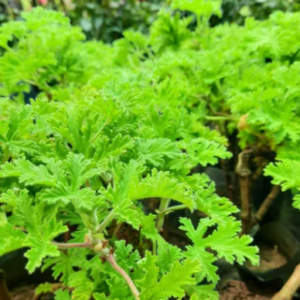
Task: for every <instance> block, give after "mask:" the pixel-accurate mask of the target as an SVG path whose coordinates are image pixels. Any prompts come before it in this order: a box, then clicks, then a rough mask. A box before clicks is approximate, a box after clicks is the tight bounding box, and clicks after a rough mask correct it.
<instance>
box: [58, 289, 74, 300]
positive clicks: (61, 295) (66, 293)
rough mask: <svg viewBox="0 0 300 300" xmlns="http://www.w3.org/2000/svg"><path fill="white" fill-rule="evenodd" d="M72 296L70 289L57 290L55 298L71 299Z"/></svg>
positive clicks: (60, 299)
mask: <svg viewBox="0 0 300 300" xmlns="http://www.w3.org/2000/svg"><path fill="white" fill-rule="evenodd" d="M71 299H72V298H71V296H70V293H69V291H68V290H61V289H59V290H57V291H56V292H55V300H71Z"/></svg>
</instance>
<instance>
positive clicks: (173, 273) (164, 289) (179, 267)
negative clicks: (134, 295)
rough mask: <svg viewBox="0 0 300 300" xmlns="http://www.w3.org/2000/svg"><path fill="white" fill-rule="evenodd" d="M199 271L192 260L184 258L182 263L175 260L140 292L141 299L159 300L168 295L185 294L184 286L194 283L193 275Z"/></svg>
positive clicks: (180, 295)
mask: <svg viewBox="0 0 300 300" xmlns="http://www.w3.org/2000/svg"><path fill="white" fill-rule="evenodd" d="M198 271H199V267H198V265H197V264H195V262H194V261H192V260H189V259H188V260H186V261H184V262H183V263H182V264H181V263H179V262H178V261H176V262H175V263H174V265H173V267H172V268H171V270H170V272H169V273H167V274H165V275H163V277H162V278H161V280H160V281H159V282H158V283H156V284H154V285H152V288H151V289H149V286H148V288H147V289H146V290H145V291H143V292H142V293H141V299H145V300H146V299H149V300H161V299H165V300H167V299H169V298H170V297H179V298H182V297H184V295H185V291H184V286H185V285H190V284H195V279H194V278H193V275H194V274H195V273H197V272H198ZM151 283H152V282H151Z"/></svg>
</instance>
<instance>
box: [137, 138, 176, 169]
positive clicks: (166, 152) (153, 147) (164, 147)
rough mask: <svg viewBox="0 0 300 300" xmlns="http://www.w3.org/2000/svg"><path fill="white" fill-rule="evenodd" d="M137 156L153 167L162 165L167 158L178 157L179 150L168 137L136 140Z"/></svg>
mask: <svg viewBox="0 0 300 300" xmlns="http://www.w3.org/2000/svg"><path fill="white" fill-rule="evenodd" d="M137 151H138V153H137V155H138V158H139V159H140V160H142V161H144V162H145V163H149V164H151V165H153V166H154V167H158V166H163V165H164V164H165V162H166V158H167V159H173V160H175V159H179V158H180V157H181V156H182V153H181V151H180V150H179V149H178V148H177V147H176V145H175V144H174V143H172V142H171V141H170V140H168V139H151V140H146V139H140V140H138V150H137Z"/></svg>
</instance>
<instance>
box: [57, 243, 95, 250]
mask: <svg viewBox="0 0 300 300" xmlns="http://www.w3.org/2000/svg"><path fill="white" fill-rule="evenodd" d="M52 245H54V246H56V247H58V248H59V249H70V248H92V247H93V244H92V243H70V244H64V243H56V242H52Z"/></svg>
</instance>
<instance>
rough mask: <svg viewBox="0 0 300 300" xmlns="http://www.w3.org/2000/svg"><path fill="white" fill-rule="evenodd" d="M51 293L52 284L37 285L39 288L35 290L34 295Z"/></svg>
mask: <svg viewBox="0 0 300 300" xmlns="http://www.w3.org/2000/svg"><path fill="white" fill-rule="evenodd" d="M51 292H52V284H51V283H48V282H46V283H41V284H39V286H38V287H37V288H36V289H35V294H36V295H40V294H46V293H51Z"/></svg>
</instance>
